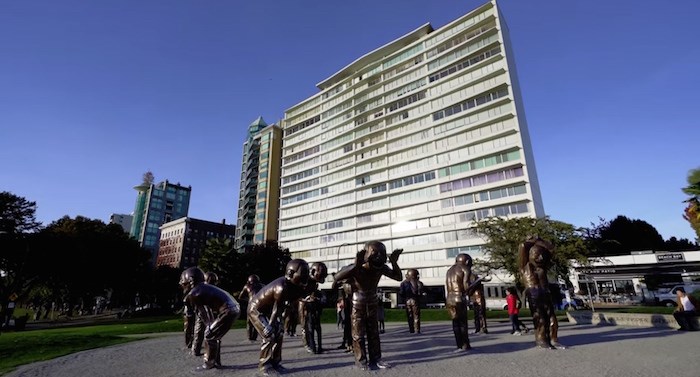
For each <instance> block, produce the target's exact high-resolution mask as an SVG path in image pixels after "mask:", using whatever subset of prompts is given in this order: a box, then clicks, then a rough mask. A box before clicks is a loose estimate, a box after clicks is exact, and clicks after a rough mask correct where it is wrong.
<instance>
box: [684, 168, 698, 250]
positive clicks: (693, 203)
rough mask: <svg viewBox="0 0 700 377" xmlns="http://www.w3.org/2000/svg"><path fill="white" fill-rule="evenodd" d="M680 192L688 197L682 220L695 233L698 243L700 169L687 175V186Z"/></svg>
mask: <svg viewBox="0 0 700 377" xmlns="http://www.w3.org/2000/svg"><path fill="white" fill-rule="evenodd" d="M682 190H683V192H684V193H685V194H686V195H688V196H690V198H688V199H687V200H686V201H685V202H686V203H688V205H687V206H686V207H685V210H684V213H683V218H684V219H685V220H686V221H688V223H689V224H690V227H691V228H693V230H694V231H695V235H696V236H697V239H696V242H700V168H698V169H693V170H691V171H690V172H689V173H688V186H686V187H684V188H682Z"/></svg>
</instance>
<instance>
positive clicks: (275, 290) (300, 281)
mask: <svg viewBox="0 0 700 377" xmlns="http://www.w3.org/2000/svg"><path fill="white" fill-rule="evenodd" d="M308 281H309V264H308V263H306V261H305V260H303V259H292V260H291V261H289V263H287V267H286V268H285V274H284V276H282V277H280V278H277V279H275V280H273V281H272V282H271V283H270V284H268V285H266V286H264V287H263V288H262V289H261V290H260V291H259V292H258V293H256V294H255V296H253V298H252V299H251V300H250V303H249V304H248V318H249V319H250V321H251V322H252V323H253V326H255V329H256V330H257V331H258V333H259V334H260V336H261V337H262V338H263V342H262V345H261V348H260V362H259V364H258V369H259V371H260V374H262V375H263V376H275V375H277V374H278V373H279V372H284V371H285V370H286V369H285V368H284V367H283V366H282V365H281V361H282V340H283V339H284V329H283V325H282V313H283V312H284V310H285V306H286V305H287V303H293V302H296V301H297V300H298V299H299V298H300V297H302V296H303V295H304V294H305V293H306V290H305V288H306V285H307V284H308Z"/></svg>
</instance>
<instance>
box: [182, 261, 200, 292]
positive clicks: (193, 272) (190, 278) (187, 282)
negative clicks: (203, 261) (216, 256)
mask: <svg viewBox="0 0 700 377" xmlns="http://www.w3.org/2000/svg"><path fill="white" fill-rule="evenodd" d="M201 283H204V272H202V270H200V269H199V267H190V268H188V269H186V270H185V271H182V274H180V287H182V290H183V291H184V292H185V293H187V292H189V291H191V290H192V288H194V287H195V286H196V285H197V284H201Z"/></svg>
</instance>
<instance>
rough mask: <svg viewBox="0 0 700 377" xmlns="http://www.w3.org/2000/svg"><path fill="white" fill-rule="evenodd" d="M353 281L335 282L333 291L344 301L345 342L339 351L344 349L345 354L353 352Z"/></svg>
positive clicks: (339, 347)
mask: <svg viewBox="0 0 700 377" xmlns="http://www.w3.org/2000/svg"><path fill="white" fill-rule="evenodd" d="M350 281H351V279H346V280H335V276H334V280H333V286H332V289H333V290H334V291H337V292H338V296H339V297H340V299H341V300H343V342H342V343H341V344H340V345H339V346H338V348H337V349H339V350H342V349H344V350H345V352H350V351H352V289H353V288H352V287H353V285H352V284H351V283H350Z"/></svg>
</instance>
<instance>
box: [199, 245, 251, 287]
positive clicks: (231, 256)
mask: <svg viewBox="0 0 700 377" xmlns="http://www.w3.org/2000/svg"><path fill="white" fill-rule="evenodd" d="M241 258H242V254H238V253H237V252H236V251H235V250H234V249H233V241H232V240H231V239H229V238H212V239H209V240H207V246H206V247H205V248H204V251H203V252H202V255H201V256H200V257H199V268H201V269H202V271H205V272H215V273H216V274H217V275H218V276H219V284H218V285H219V287H221V288H222V289H224V290H227V291H229V292H233V291H236V290H239V289H241V287H240V286H237V284H238V283H239V282H240V279H241V276H243V274H244V273H245V271H243V269H242V266H241V263H240V260H241Z"/></svg>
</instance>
